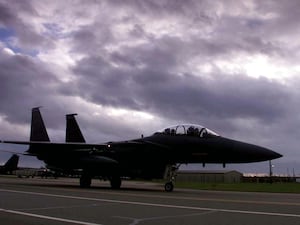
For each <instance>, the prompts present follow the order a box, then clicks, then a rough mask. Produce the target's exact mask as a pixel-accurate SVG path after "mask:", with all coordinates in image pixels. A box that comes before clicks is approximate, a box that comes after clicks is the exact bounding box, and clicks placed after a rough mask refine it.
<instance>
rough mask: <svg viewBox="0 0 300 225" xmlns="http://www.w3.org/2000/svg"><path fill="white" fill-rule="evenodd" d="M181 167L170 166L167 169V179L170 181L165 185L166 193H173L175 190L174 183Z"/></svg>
mask: <svg viewBox="0 0 300 225" xmlns="http://www.w3.org/2000/svg"><path fill="white" fill-rule="evenodd" d="M179 166H180V164H179V165H168V166H167V168H166V178H167V180H169V181H168V182H167V183H166V184H165V191H166V192H171V191H173V190H174V183H175V178H176V176H177V171H178V168H179Z"/></svg>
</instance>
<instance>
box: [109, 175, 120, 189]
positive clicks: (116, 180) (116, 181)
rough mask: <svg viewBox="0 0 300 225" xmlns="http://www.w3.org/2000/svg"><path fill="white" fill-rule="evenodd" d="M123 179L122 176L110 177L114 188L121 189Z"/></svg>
mask: <svg viewBox="0 0 300 225" xmlns="http://www.w3.org/2000/svg"><path fill="white" fill-rule="evenodd" d="M121 184H122V180H121V178H120V177H112V178H111V179H110V186H111V188H112V189H120V187H121Z"/></svg>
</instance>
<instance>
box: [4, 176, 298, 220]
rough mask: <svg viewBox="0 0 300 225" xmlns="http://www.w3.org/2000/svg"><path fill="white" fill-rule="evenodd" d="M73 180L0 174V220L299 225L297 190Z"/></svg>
mask: <svg viewBox="0 0 300 225" xmlns="http://www.w3.org/2000/svg"><path fill="white" fill-rule="evenodd" d="M78 183H79V182H78V179H69V178H59V179H41V178H33V179H30V178H29V179H24V178H23V179H20V178H13V177H4V176H1V177H0V221H1V222H0V223H1V224H5V225H10V224H11V225H15V224H22V225H27V224H44V225H52V224H85V225H96V224H97V225H99V224H103V225H112V224H118V225H123V224H124V225H146V224H163V225H168V224H172V225H176V224H188V225H193V224H197V225H198V224H205V225H210V224H212V225H219V224H220V225H221V224H222V225H225V224H228V225H235V224H236V225H248V224H249V225H250V224H251V225H253V224H255V225H260V224H261V225H266V224H272V225H279V224H280V225H282V224H288V225H293V224H295V225H296V224H297V225H299V224H300V195H299V194H269V193H247V192H246V193H245V192H217V191H193V190H185V189H176V188H175V190H174V192H171V193H167V192H164V190H163V186H162V185H160V184H155V183H148V182H129V181H125V182H123V184H122V187H123V188H122V189H121V190H111V189H110V188H109V184H108V182H101V181H98V180H93V184H92V185H93V186H92V187H91V188H89V189H82V188H80V187H78Z"/></svg>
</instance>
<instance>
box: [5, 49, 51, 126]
mask: <svg viewBox="0 0 300 225" xmlns="http://www.w3.org/2000/svg"><path fill="white" fill-rule="evenodd" d="M0 59H1V60H0V78H1V82H0V96H1V97H0V100H1V114H4V115H5V116H6V119H7V120H8V121H11V122H14V123H18V122H19V123H20V122H21V123H24V122H25V121H26V122H27V121H28V118H27V117H28V115H25V113H24V112H22V111H20V109H22V108H23V109H24V110H26V111H27V110H29V109H30V108H28V106H29V105H31V106H32V107H34V106H39V105H41V104H42V103H43V102H45V100H46V99H51V96H53V93H55V88H56V86H55V83H56V79H55V77H53V75H52V74H51V73H49V72H48V71H47V69H44V68H43V66H42V64H40V62H37V61H35V60H33V59H32V58H30V57H27V56H21V55H9V54H5V53H3V52H0Z"/></svg>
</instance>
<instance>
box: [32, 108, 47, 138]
mask: <svg viewBox="0 0 300 225" xmlns="http://www.w3.org/2000/svg"><path fill="white" fill-rule="evenodd" d="M31 115H32V117H31V131H30V141H43V142H50V139H49V136H48V133H47V130H46V126H45V123H44V121H43V118H42V115H41V112H40V107H37V108H33V109H32V114H31Z"/></svg>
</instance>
